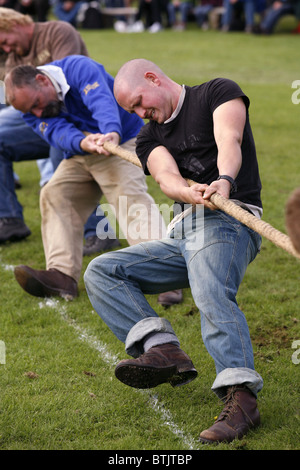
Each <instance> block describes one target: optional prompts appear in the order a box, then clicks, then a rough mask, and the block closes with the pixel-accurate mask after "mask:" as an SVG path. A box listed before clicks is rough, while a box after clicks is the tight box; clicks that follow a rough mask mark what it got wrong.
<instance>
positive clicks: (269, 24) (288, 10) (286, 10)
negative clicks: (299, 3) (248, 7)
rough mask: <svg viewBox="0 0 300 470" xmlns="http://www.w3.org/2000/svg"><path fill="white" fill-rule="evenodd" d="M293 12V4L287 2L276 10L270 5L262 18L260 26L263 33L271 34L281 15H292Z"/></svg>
mask: <svg viewBox="0 0 300 470" xmlns="http://www.w3.org/2000/svg"><path fill="white" fill-rule="evenodd" d="M294 13H295V10H294V8H293V6H292V5H290V4H288V3H287V4H283V5H282V7H280V8H278V9H276V10H275V9H274V8H272V6H271V7H270V8H268V10H267V11H266V13H265V16H264V19H263V20H262V22H261V24H260V26H261V28H262V30H263V31H264V32H265V33H268V34H271V33H272V32H273V29H274V28H275V26H276V24H277V23H278V21H279V20H280V18H281V17H282V16H285V15H293V14H294Z"/></svg>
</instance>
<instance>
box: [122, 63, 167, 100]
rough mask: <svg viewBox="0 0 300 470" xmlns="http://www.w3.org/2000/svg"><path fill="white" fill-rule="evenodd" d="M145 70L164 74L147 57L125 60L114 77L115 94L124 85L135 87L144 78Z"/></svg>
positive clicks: (160, 74)
mask: <svg viewBox="0 0 300 470" xmlns="http://www.w3.org/2000/svg"><path fill="white" fill-rule="evenodd" d="M147 72H155V73H156V74H157V75H159V76H166V75H165V74H164V72H163V71H162V70H161V69H160V68H159V67H158V66H157V65H156V64H155V63H154V62H151V61H150V60H147V59H132V60H129V61H128V62H126V63H125V64H124V65H122V67H121V68H120V70H119V71H118V73H117V75H116V77H115V83H114V93H115V96H116V94H118V92H119V91H120V90H121V89H123V88H124V87H129V86H130V88H135V87H137V86H138V85H140V84H141V83H143V81H144V79H145V74H146V73H147Z"/></svg>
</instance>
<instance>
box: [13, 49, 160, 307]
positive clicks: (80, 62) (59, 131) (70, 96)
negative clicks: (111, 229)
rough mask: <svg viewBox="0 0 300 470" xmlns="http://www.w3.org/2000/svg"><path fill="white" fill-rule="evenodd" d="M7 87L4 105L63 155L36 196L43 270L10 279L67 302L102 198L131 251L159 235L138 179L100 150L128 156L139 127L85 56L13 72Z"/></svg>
mask: <svg viewBox="0 0 300 470" xmlns="http://www.w3.org/2000/svg"><path fill="white" fill-rule="evenodd" d="M5 84H6V92H7V99H8V101H9V103H10V104H11V105H13V106H14V107H15V108H16V109H18V110H20V111H21V112H22V113H24V114H23V117H24V119H25V121H26V122H27V123H28V124H29V125H30V126H31V127H32V128H33V130H34V131H35V132H37V133H38V134H39V135H41V136H42V137H43V138H44V139H45V140H46V141H47V142H48V143H49V144H50V145H51V146H55V147H57V148H59V149H61V150H63V152H64V160H63V161H62V162H61V164H60V165H59V167H58V169H57V170H56V172H55V174H54V176H53V177H52V179H51V180H50V181H49V183H48V184H47V185H46V186H45V187H44V188H43V189H42V191H41V199H40V205H41V215H42V238H43V244H44V251H45V258H46V270H35V269H32V268H30V267H29V266H18V267H16V269H15V276H16V279H17V281H18V282H19V284H20V285H21V286H22V287H23V289H24V290H25V291H26V292H28V293H29V294H31V295H35V296H42V297H43V296H49V295H58V296H61V297H64V298H68V299H72V298H74V297H75V296H76V295H77V294H78V289H77V283H78V280H79V276H80V272H81V266H82V248H83V247H82V236H83V227H84V223H85V221H86V220H87V218H88V216H89V215H90V213H91V212H92V210H93V209H94V208H95V207H96V206H97V204H98V202H99V200H100V198H101V196H102V195H105V197H106V199H107V201H108V203H109V204H110V205H111V206H112V207H113V208H114V209H115V212H116V217H117V218H118V222H119V225H120V227H121V229H122V231H123V233H124V234H125V237H126V238H127V240H128V243H129V244H130V245H133V244H136V243H139V242H140V241H142V240H143V239H144V240H149V239H153V238H157V239H159V238H161V237H162V236H163V235H164V232H165V225H164V222H163V220H162V217H161V215H160V213H159V211H158V209H157V207H156V205H155V202H154V200H153V198H152V197H151V196H150V195H149V194H148V193H147V185H146V182H145V176H144V173H143V171H142V170H141V169H140V168H138V167H136V166H135V165H132V164H131V163H129V162H126V161H125V160H122V159H121V158H119V157H117V156H116V155H111V154H109V153H108V152H107V151H106V150H105V149H104V148H103V143H104V142H105V141H111V142H112V143H114V144H118V145H121V147H123V148H125V149H127V150H129V151H134V150H135V138H136V135H137V134H138V132H139V131H140V129H141V127H142V126H143V124H144V123H143V120H142V119H141V118H139V117H138V116H136V115H134V114H130V113H128V112H127V111H125V110H124V109H122V108H121V107H120V106H119V105H118V104H117V102H116V100H115V98H114V95H113V84H114V79H113V77H112V76H111V75H109V74H108V73H107V72H106V70H105V69H104V67H103V66H102V65H101V64H99V63H97V62H95V61H93V60H92V59H90V58H87V57H84V56H68V57H66V58H65V59H62V60H58V61H54V62H52V63H51V64H48V65H44V66H41V67H38V68H35V67H32V66H28V65H24V66H23V65H21V66H18V67H15V68H14V69H13V70H12V71H11V72H10V73H9V74H8V75H7V77H6V81H5Z"/></svg>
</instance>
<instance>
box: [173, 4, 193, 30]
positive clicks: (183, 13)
mask: <svg viewBox="0 0 300 470" xmlns="http://www.w3.org/2000/svg"><path fill="white" fill-rule="evenodd" d="M191 8H192V4H191V3H189V2H182V3H180V5H179V6H175V5H174V4H173V3H172V2H169V3H168V4H167V11H168V16H169V21H170V24H171V25H174V24H175V23H176V13H177V12H179V13H180V19H181V21H182V22H183V23H187V20H188V14H189V11H190V10H191Z"/></svg>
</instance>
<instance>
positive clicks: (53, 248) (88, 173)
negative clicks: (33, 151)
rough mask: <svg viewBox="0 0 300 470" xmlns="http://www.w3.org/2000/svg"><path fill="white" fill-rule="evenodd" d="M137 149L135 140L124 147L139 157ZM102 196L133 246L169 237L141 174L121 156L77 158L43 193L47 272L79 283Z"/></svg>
mask: <svg viewBox="0 0 300 470" xmlns="http://www.w3.org/2000/svg"><path fill="white" fill-rule="evenodd" d="M134 143H135V139H131V140H130V141H128V142H126V143H125V144H123V145H122V147H123V148H126V149H127V150H129V151H132V152H134V150H135V146H134ZM102 195H104V196H105V197H106V199H107V201H108V203H109V204H110V205H111V206H112V207H113V208H114V210H115V214H116V218H117V220H118V222H119V225H120V228H121V229H122V231H123V233H124V234H126V238H127V241H128V243H129V244H130V245H134V244H137V243H140V242H141V241H149V240H152V239H160V238H163V237H164V236H165V233H166V227H165V223H164V221H163V219H162V216H161V214H160V212H159V210H158V208H157V206H156V205H155V201H154V199H153V198H152V197H151V196H150V195H149V194H148V192H147V184H146V181H145V175H144V173H143V171H142V169H141V168H139V167H137V166H136V165H134V164H132V163H129V162H127V161H125V160H122V159H121V158H120V157H118V156H116V155H110V156H108V157H107V156H105V155H85V156H82V155H75V156H74V157H72V158H70V159H66V160H63V161H62V162H61V163H60V165H59V166H58V168H57V170H56V171H55V173H54V175H53V177H52V178H51V180H50V181H49V182H48V183H47V184H46V185H45V186H44V187H43V189H42V191H41V197H40V208H41V216H42V239H43V244H44V251H45V258H46V269H50V268H55V269H58V270H59V271H61V272H63V273H64V274H67V275H68V276H71V277H72V278H73V279H75V280H76V281H77V282H78V280H79V277H80V273H81V267H82V256H83V254H82V250H83V234H84V224H85V222H86V221H87V219H88V217H89V216H90V214H91V213H92V212H93V210H94V209H95V208H96V207H97V206H98V204H99V201H100V199H101V197H102ZM137 235H138V236H137ZM139 235H140V236H139Z"/></svg>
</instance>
